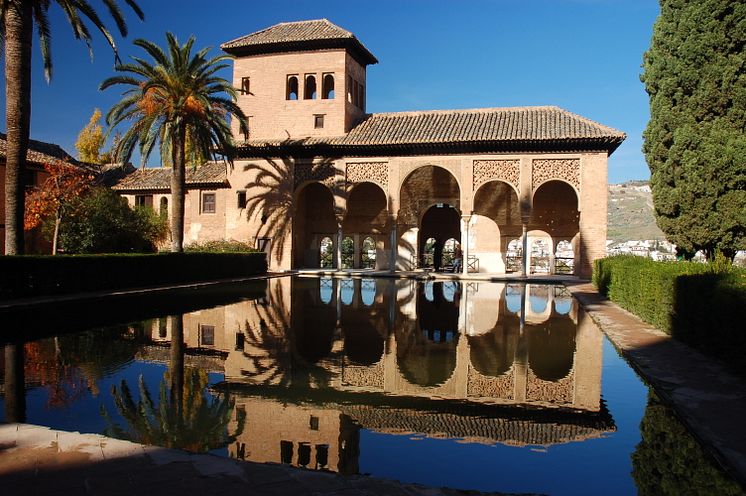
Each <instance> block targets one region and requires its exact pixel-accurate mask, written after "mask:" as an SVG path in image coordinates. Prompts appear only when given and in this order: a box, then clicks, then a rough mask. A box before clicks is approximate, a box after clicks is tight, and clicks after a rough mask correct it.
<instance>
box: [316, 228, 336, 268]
mask: <svg viewBox="0 0 746 496" xmlns="http://www.w3.org/2000/svg"><path fill="white" fill-rule="evenodd" d="M319 251H320V253H319V267H320V268H322V269H327V268H331V267H333V266H334V243H333V242H332V238H330V237H329V236H326V237H324V238H322V239H321V243H320V245H319Z"/></svg>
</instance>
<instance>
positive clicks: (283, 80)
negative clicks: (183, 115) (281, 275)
mask: <svg viewBox="0 0 746 496" xmlns="http://www.w3.org/2000/svg"><path fill="white" fill-rule="evenodd" d="M221 48H222V49H223V50H224V51H225V52H227V53H229V54H231V55H233V56H234V57H235V63H234V73H233V82H234V85H235V87H236V88H238V89H239V90H240V95H239V97H238V103H239V105H240V106H241V108H242V109H243V110H244V112H245V113H246V115H248V116H249V129H250V131H249V134H248V135H246V136H241V135H238V128H237V126H235V127H234V129H235V134H236V136H235V139H236V144H237V147H238V159H237V160H236V161H235V162H234V164H233V166H232V167H227V166H225V165H223V164H207V165H205V166H203V167H200V168H197V169H196V170H195V171H192V172H190V173H188V174H187V190H188V192H187V199H186V219H185V236H184V239H185V242H186V243H189V242H193V241H202V240H208V239H235V240H240V241H245V242H249V243H251V244H254V245H255V246H257V247H258V248H260V249H263V250H265V251H266V252H267V253H268V256H269V262H270V268H271V269H272V270H283V269H285V270H287V269H299V268H314V267H337V268H353V269H358V268H359V269H363V268H370V269H379V270H386V269H388V270H413V269H416V268H418V267H423V266H425V267H427V266H434V267H435V268H436V269H437V268H439V267H442V268H445V267H448V268H453V269H454V270H459V271H469V272H485V273H505V272H513V271H524V272H529V273H532V272H533V273H536V272H542V273H559V272H565V273H575V274H576V275H579V276H582V277H588V276H589V275H590V273H591V267H592V262H593V260H594V259H596V258H599V257H603V256H604V254H605V241H606V222H607V214H606V208H607V206H606V204H607V160H608V157H609V155H610V154H611V153H613V151H614V150H615V149H616V148H617V147H618V146H619V145H620V144H621V143H622V141H623V140H624V139H625V134H624V133H623V132H621V131H618V130H615V129H612V128H610V127H607V126H604V125H602V124H599V123H597V122H594V121H591V120H589V119H586V118H584V117H581V116H579V115H576V114H573V113H571V112H568V111H566V110H563V109H561V108H558V107H553V106H542V107H510V108H480V109H469V110H436V111H416V112H393V113H378V114H369V113H366V93H367V92H366V85H367V83H366V71H367V68H368V66H370V65H373V64H376V63H377V62H378V60H377V59H376V57H375V56H374V55H373V54H372V53H371V52H370V51H369V50H368V49H367V48H366V47H365V46H364V45H363V44H362V43H361V42H360V41H359V40H358V39H357V38H356V37H355V36H354V35H353V34H352V33H350V32H349V31H346V30H344V29H342V28H340V27H339V26H336V25H334V24H333V23H331V22H329V21H328V20H326V19H322V20H312V21H300V22H288V23H281V24H277V25H275V26H272V27H269V28H267V29H264V30H262V31H258V32H255V33H252V34H249V35H246V36H243V37H240V38H237V39H235V40H232V41H228V42H226V43H224V44H223V45H221ZM169 174H170V171H169V170H168V169H160V170H152V169H151V170H147V169H146V170H142V171H138V172H137V173H134V174H131V175H130V176H128V177H127V178H126V179H124V180H123V181H121V182H120V183H119V184H118V185H117V186H115V189H117V190H118V191H119V192H120V193H121V194H122V195H124V196H126V197H127V198H128V199H129V201H130V203H131V204H133V205H134V204H139V205H152V206H154V207H155V208H160V209H168V203H169V190H168V188H169ZM524 254H527V255H528V256H524ZM457 259H459V260H462V261H463V263H460V264H459V263H458V260H457ZM454 261H456V263H454Z"/></svg>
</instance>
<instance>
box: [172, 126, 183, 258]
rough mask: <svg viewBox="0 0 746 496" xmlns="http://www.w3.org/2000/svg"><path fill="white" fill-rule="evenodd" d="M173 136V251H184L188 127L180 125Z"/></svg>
mask: <svg viewBox="0 0 746 496" xmlns="http://www.w3.org/2000/svg"><path fill="white" fill-rule="evenodd" d="M175 134H176V135H175V136H174V137H173V138H172V142H171V145H172V146H173V148H172V151H171V155H172V167H173V170H172V171H171V202H172V204H173V207H172V208H171V251H172V252H174V253H180V252H182V251H184V180H185V178H184V176H185V174H186V172H185V168H186V165H185V163H184V162H185V160H184V148H185V146H186V129H185V128H184V127H183V126H179V128H178V130H177V131H176V133H175Z"/></svg>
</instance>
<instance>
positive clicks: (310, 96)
mask: <svg viewBox="0 0 746 496" xmlns="http://www.w3.org/2000/svg"><path fill="white" fill-rule="evenodd" d="M303 99H304V100H316V76H314V75H313V74H306V87H305V91H303Z"/></svg>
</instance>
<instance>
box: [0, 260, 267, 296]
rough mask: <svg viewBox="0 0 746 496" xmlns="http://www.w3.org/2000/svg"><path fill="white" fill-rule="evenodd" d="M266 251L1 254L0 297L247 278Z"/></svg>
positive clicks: (262, 268) (263, 268)
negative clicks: (2, 255) (53, 254)
mask: <svg viewBox="0 0 746 496" xmlns="http://www.w3.org/2000/svg"><path fill="white" fill-rule="evenodd" d="M265 272H267V258H266V255H265V254H264V253H157V254H120V253H117V254H105V255H57V256H4V257H0V300H7V299H13V298H24V297H31V296H45V295H56V294H69V293H78V292H84V291H99V290H111V289H123V288H134V287H147V286H160V285H163V284H174V283H188V282H198V281H208V280H215V279H227V278H235V277H246V276H252V275H256V274H263V273H265Z"/></svg>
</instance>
